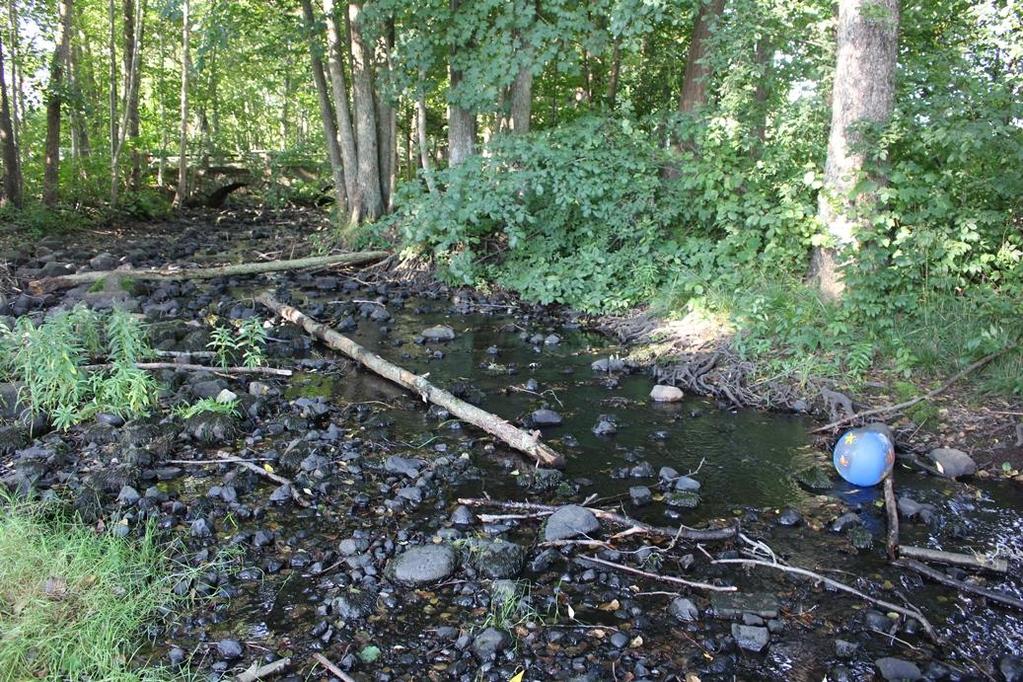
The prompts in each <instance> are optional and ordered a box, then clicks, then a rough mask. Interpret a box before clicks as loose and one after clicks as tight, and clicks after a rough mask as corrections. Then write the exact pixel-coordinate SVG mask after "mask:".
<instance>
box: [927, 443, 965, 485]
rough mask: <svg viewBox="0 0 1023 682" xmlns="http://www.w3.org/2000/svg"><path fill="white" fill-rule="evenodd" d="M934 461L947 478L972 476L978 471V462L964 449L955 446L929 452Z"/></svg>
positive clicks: (935, 465) (928, 454)
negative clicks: (957, 448)
mask: <svg viewBox="0 0 1023 682" xmlns="http://www.w3.org/2000/svg"><path fill="white" fill-rule="evenodd" d="M927 456H928V457H929V458H930V459H931V461H933V462H934V467H935V468H936V469H937V470H938V472H939V473H940V474H941V475H942V476H944V477H945V478H959V477H960V476H972V475H973V474H975V473H977V463H976V462H974V461H973V458H972V457H970V456H969V455H968V454H966V453H965V452H963V451H962V450H956V449H955V448H935V449H934V450H931V451H930V452H929V453H927Z"/></svg>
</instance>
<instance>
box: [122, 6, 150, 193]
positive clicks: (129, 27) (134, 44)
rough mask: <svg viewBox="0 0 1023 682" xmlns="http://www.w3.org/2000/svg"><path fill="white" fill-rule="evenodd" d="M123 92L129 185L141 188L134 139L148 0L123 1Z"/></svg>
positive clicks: (138, 155) (136, 128)
mask: <svg viewBox="0 0 1023 682" xmlns="http://www.w3.org/2000/svg"><path fill="white" fill-rule="evenodd" d="M123 11H124V81H125V82H124V91H125V93H126V95H125V103H124V106H125V116H124V120H125V132H124V134H125V139H126V140H129V141H130V145H131V168H130V169H129V171H128V188H129V189H131V190H133V191H134V190H138V188H139V182H140V180H141V174H142V159H141V155H140V154H139V150H138V148H137V145H136V144H135V142H136V141H137V140H138V137H139V78H140V74H141V71H142V65H141V63H140V61H141V59H142V39H143V35H144V30H145V17H146V3H145V0H124V3H123Z"/></svg>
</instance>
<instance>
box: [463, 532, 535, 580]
mask: <svg viewBox="0 0 1023 682" xmlns="http://www.w3.org/2000/svg"><path fill="white" fill-rule="evenodd" d="M465 550H466V555H467V559H466V563H468V564H469V565H470V566H472V567H473V568H475V569H476V570H477V571H479V572H480V573H481V574H483V575H484V576H486V577H488V578H491V579H500V578H514V577H516V576H517V575H518V574H519V573H521V572H522V568H523V566H525V564H526V548H525V547H523V546H522V545H519V544H516V543H514V542H509V541H507V540H500V539H498V540H486V539H479V538H470V539H469V540H467V541H466V544H465Z"/></svg>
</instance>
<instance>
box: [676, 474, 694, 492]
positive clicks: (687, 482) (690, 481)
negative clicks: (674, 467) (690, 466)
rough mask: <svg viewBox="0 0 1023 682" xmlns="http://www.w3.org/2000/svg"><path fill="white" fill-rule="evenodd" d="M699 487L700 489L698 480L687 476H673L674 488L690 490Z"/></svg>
mask: <svg viewBox="0 0 1023 682" xmlns="http://www.w3.org/2000/svg"><path fill="white" fill-rule="evenodd" d="M699 489H700V482H699V481H697V480H696V479H695V478H690V477H688V476H676V477H675V490H683V491H686V490H689V491H692V490H699Z"/></svg>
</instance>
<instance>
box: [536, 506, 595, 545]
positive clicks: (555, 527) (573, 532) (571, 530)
mask: <svg viewBox="0 0 1023 682" xmlns="http://www.w3.org/2000/svg"><path fill="white" fill-rule="evenodd" d="M598 530H600V522H599V521H597V517H596V516H594V515H593V512H591V511H590V510H589V509H585V508H583V507H580V506H578V505H574V504H570V505H566V506H564V507H561V508H559V509H558V510H557V511H556V512H554V513H553V514H551V515H550V517H549V518H548V519H547V524H546V525H545V526H544V539H545V540H546V541H547V542H551V541H553V540H568V539H570V538H575V537H579V536H580V535H589V534H591V533H595V532H597V531H598Z"/></svg>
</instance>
